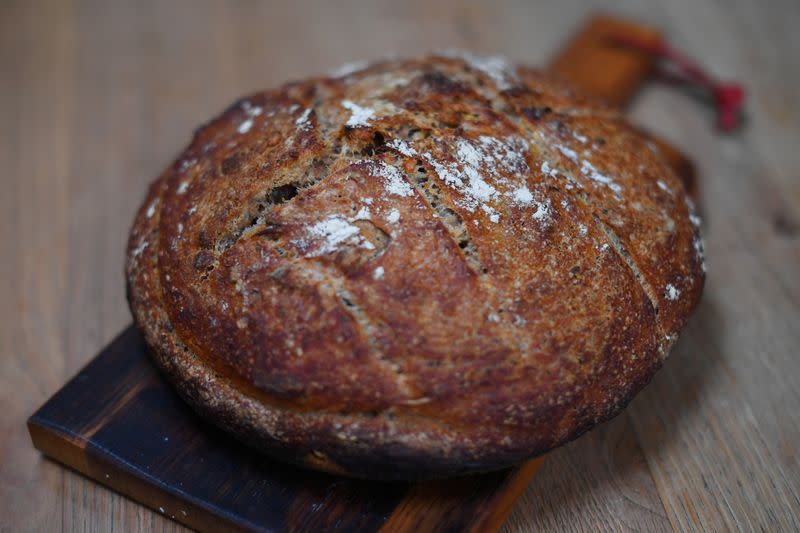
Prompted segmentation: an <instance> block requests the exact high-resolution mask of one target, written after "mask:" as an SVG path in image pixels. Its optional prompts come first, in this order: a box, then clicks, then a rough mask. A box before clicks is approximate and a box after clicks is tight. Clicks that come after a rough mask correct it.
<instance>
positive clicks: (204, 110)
mask: <svg viewBox="0 0 800 533" xmlns="http://www.w3.org/2000/svg"><path fill="white" fill-rule="evenodd" d="M533 4H534V2H526V1H523V0H518V1H514V2H495V3H490V2H462V1H457V0H452V1H445V2H437V1H434V0H424V1H419V2H398V1H388V0H387V1H379V2H362V3H356V2H351V1H342V0H337V1H336V2H330V1H329V2H323V1H320V2H316V3H311V2H288V1H287V2H281V3H257V2H245V1H242V2H236V3H233V2H232V3H222V2H213V1H208V2H199V1H191V2H190V1H186V2H177V1H164V2H159V1H156V0H148V1H142V2H122V1H109V2H100V1H97V2H67V1H55V2H52V3H51V4H46V3H43V2H23V1H20V2H9V1H4V2H2V3H0V139H2V140H1V141H0V169H2V170H1V171H0V172H2V178H1V179H2V191H0V253H1V254H2V259H1V260H0V357H1V359H0V402H1V403H0V409H2V416H0V530H2V531H15V532H16V531H23V530H44V531H57V530H68V531H74V530H80V531H83V530H87V531H102V532H105V531H139V530H146V531H149V530H157V531H162V530H165V531H173V530H180V529H182V528H181V527H180V526H178V525H177V524H175V523H173V522H171V521H169V520H166V519H164V518H163V517H162V516H160V515H158V514H156V513H153V512H151V511H150V510H148V509H146V508H144V507H142V506H140V505H138V504H136V503H133V502H131V501H129V500H127V499H125V498H122V497H120V496H118V495H115V494H113V493H111V492H109V491H108V490H106V489H104V488H103V487H101V486H100V485H98V484H96V483H94V482H92V481H88V480H86V479H84V478H82V477H80V476H78V475H76V474H74V473H72V472H70V471H67V470H65V469H64V468H62V467H60V466H58V465H56V464H54V463H52V462H49V461H47V460H44V459H42V458H41V457H40V456H39V454H38V453H37V452H36V451H34V449H33V448H32V446H31V444H30V441H29V438H28V434H27V431H26V429H25V419H26V417H27V416H28V415H30V414H31V413H32V412H33V410H34V409H35V408H36V407H37V406H39V405H40V404H41V403H42V402H43V401H44V400H45V399H46V398H48V397H49V396H50V395H51V394H52V393H53V392H55V391H56V390H57V389H58V388H59V386H60V385H61V384H63V383H64V382H65V380H66V379H67V378H69V377H70V376H72V375H73V374H74V373H75V372H76V371H77V370H78V369H79V368H80V367H81V366H82V365H83V364H85V363H86V362H87V361H88V360H89V358H91V357H92V355H94V354H95V353H96V352H97V350H98V349H99V348H101V347H102V346H103V345H104V344H105V343H106V342H108V341H109V340H110V339H111V338H112V337H113V336H114V335H115V334H116V333H117V332H118V331H119V330H120V329H121V328H123V327H124V326H125V325H126V324H128V323H129V322H130V315H129V312H128V308H127V305H126V302H125V294H124V283H123V276H122V264H123V250H124V246H125V240H126V236H127V232H128V228H129V225H130V223H131V220H132V217H133V213H134V210H135V209H136V207H137V206H138V204H139V202H140V201H141V199H142V197H143V194H144V191H145V188H146V186H147V184H148V182H149V181H150V180H151V179H153V178H154V177H155V176H156V175H157V174H158V173H159V172H160V170H161V169H162V168H164V167H165V166H166V165H167V164H168V163H169V162H170V161H171V158H172V157H173V156H175V155H176V154H177V152H178V150H179V149H180V148H181V147H182V146H183V145H184V144H185V143H186V142H187V141H188V139H189V135H190V132H191V131H192V129H193V128H194V127H195V126H197V125H198V124H199V122H200V121H203V120H205V119H206V118H207V117H210V116H211V115H212V114H213V113H216V112H218V111H220V110H221V109H223V108H224V107H226V106H227V105H228V104H229V103H230V102H232V101H233V100H234V98H236V97H237V96H239V95H241V94H244V93H246V92H248V91H252V90H256V89H259V88H263V87H268V86H273V85H276V84H278V83H279V82H281V81H283V80H287V79H290V78H299V77H304V76H307V75H310V74H313V73H319V72H324V71H327V70H329V69H330V68H332V67H335V66H337V65H339V64H341V63H344V62H347V61H351V60H354V59H370V58H377V57H380V56H385V55H388V54H397V53H402V54H415V53H422V52H424V51H427V50H432V49H434V50H435V49H441V48H447V47H456V48H468V49H472V50H475V51H478V52H488V53H500V54H503V55H506V56H509V57H511V58H513V59H516V60H519V61H526V62H529V63H543V62H545V61H546V60H547V58H549V57H550V56H551V55H552V53H553V52H554V51H555V50H556V49H557V48H558V46H559V44H560V43H561V42H562V41H563V39H565V38H566V37H567V35H568V34H569V32H570V31H572V30H573V29H574V28H575V27H576V26H577V25H578V24H579V23H580V21H581V20H582V18H583V17H584V16H585V15H586V14H587V13H588V12H589V11H590V10H591V9H593V8H597V7H603V6H598V5H595V4H597V3H592V6H591V7H587V6H586V5H584V4H583V3H579V2H575V1H564V0H562V1H560V2H553V3H552V6H547V7H545V6H535V5H533ZM607 4H608V6H606V8H607V9H610V6H611V5H612V4H613V10H614V12H615V13H618V14H621V15H624V16H628V17H633V18H635V19H639V20H642V21H645V22H649V23H652V24H655V25H657V26H659V27H661V28H663V29H664V31H665V32H666V33H667V35H669V36H670V38H671V40H672V41H673V42H674V43H675V44H676V45H677V46H678V47H679V48H681V49H682V50H684V51H686V52H687V53H689V54H690V55H692V56H695V57H698V58H700V59H701V60H702V62H703V63H704V64H705V65H707V66H709V67H711V69H712V70H713V71H714V72H715V73H716V74H718V75H719V76H721V77H725V78H735V79H737V80H741V81H743V82H744V83H745V84H746V86H747V89H748V92H749V101H748V115H747V125H746V128H745V129H744V130H743V131H741V132H739V133H737V134H736V135H729V136H723V135H720V134H718V133H717V132H715V130H714V128H713V126H712V123H713V118H712V113H711V111H710V110H709V109H708V108H707V107H705V106H704V104H703V103H702V102H700V101H698V100H697V99H695V98H693V97H692V96H691V95H688V94H686V93H683V92H680V91H678V90H676V89H675V88H674V87H665V86H658V85H652V86H651V87H650V88H648V89H647V90H645V91H644V92H643V93H642V94H641V95H640V97H638V98H637V100H636V102H635V104H634V106H633V109H632V110H631V114H632V118H633V120H634V121H635V122H637V123H640V124H643V125H646V126H648V127H650V128H651V129H653V130H655V131H656V132H658V133H659V134H661V135H662V136H663V137H665V138H666V139H668V140H670V141H672V142H673V143H675V144H676V145H678V146H680V147H681V148H682V149H684V150H685V151H686V152H687V153H688V154H689V155H690V156H691V157H692V158H693V159H694V160H695V161H696V162H697V165H698V168H699V172H700V180H701V186H702V195H703V200H702V211H703V212H704V215H705V221H706V222H705V226H704V235H705V238H706V248H707V252H708V265H709V276H708V281H707V285H706V291H705V295H704V298H703V302H702V304H701V305H700V307H699V309H698V310H697V312H696V313H695V315H694V317H693V318H692V320H691V321H690V324H689V326H688V327H687V329H686V331H685V333H684V335H683V337H682V338H681V340H680V341H679V343H678V345H677V347H676V348H675V350H674V351H673V353H672V355H671V356H670V358H669V359H668V360H667V362H666V364H665V367H664V369H663V370H662V371H661V372H660V373H659V374H658V375H657V376H656V378H655V380H654V381H653V383H652V384H651V385H650V386H648V387H647V388H646V389H645V390H644V392H643V393H641V394H640V395H639V396H638V397H637V398H636V399H635V400H634V402H633V403H632V404H631V406H630V407H629V408H628V409H627V410H626V411H625V412H624V413H623V414H622V415H620V416H619V417H617V418H616V419H615V420H613V421H612V422H610V423H608V424H605V425H604V426H602V427H600V428H598V429H596V430H595V431H593V432H591V433H590V434H588V435H586V436H584V437H583V438H581V439H579V440H578V441H576V442H574V443H572V444H570V445H568V446H566V447H565V448H562V449H560V450H557V451H555V452H553V453H551V454H550V456H549V457H548V459H547V461H546V462H545V466H544V468H543V470H542V471H541V472H540V473H539V474H538V475H537V476H536V477H535V479H534V481H533V483H532V484H531V485H530V487H529V489H528V490H527V492H526V493H525V495H524V496H523V497H522V499H521V500H520V501H519V503H518V505H517V506H516V508H515V509H514V511H513V513H512V515H511V517H510V519H509V521H508V522H507V525H506V528H507V531H509V532H510V531H528V530H569V531H573V530H586V531H594V530H597V529H598V528H600V527H603V528H604V529H605V528H607V529H614V530H628V529H637V530H645V531H652V530H668V529H679V530H694V529H708V530H730V529H745V530H753V529H755V530H771V531H775V530H797V529H798V528H800V499H799V498H800V463H799V462H798V455H797V446H798V444H800V357H798V355H800V354H798V344H800V312H799V311H798V307H800V175H799V174H800V128H799V127H798V123H800V90H799V89H798V86H800V61H798V60H797V57H796V54H797V51H798V50H800V31H798V28H800V3H798V2H797V1H796V0H787V1H785V2H769V3H756V2H751V1H748V0H737V1H730V2H694V1H691V0H676V1H674V2H644V1H642V0H627V1H624V2H607Z"/></svg>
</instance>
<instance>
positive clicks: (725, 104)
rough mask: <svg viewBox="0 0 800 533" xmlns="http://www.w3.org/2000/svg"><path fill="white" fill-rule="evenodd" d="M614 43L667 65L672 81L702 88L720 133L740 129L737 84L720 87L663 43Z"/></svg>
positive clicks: (625, 38)
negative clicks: (669, 64) (662, 61)
mask: <svg viewBox="0 0 800 533" xmlns="http://www.w3.org/2000/svg"><path fill="white" fill-rule="evenodd" d="M613 39H614V42H616V43H618V44H622V45H624V46H629V47H631V48H635V49H637V50H641V51H643V52H646V53H649V54H652V55H654V56H656V57H660V58H663V59H665V60H667V61H669V62H670V63H671V64H672V65H673V67H674V69H675V72H673V73H672V76H668V77H671V78H672V79H677V80H679V81H682V82H684V83H695V84H697V85H699V86H701V87H704V88H705V89H706V90H707V91H708V92H709V94H710V95H711V97H712V98H713V99H714V106H715V107H716V110H717V125H718V126H719V128H720V129H721V130H723V131H732V130H734V129H736V128H737V127H738V126H739V123H740V119H741V110H742V107H743V105H744V98H745V92H744V88H743V87H742V86H741V85H739V84H738V83H721V82H719V81H717V80H715V79H714V78H712V77H711V76H710V75H709V74H707V73H706V72H705V71H703V69H702V68H701V67H700V66H699V65H698V64H697V63H696V62H694V61H692V60H691V59H690V58H688V57H687V56H685V55H683V54H682V53H680V52H678V51H677V50H675V49H674V48H672V47H670V46H669V45H668V44H667V43H666V42H664V41H663V40H658V41H645V40H640V39H637V38H635V37H632V36H630V35H616V36H614V37H613Z"/></svg>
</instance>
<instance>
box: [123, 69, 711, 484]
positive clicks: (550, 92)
mask: <svg viewBox="0 0 800 533" xmlns="http://www.w3.org/2000/svg"><path fill="white" fill-rule="evenodd" d="M651 146H652V145H651V144H649V143H648V141H647V139H646V138H645V137H644V136H643V135H641V134H640V133H638V132H636V131H634V130H633V129H632V128H631V127H630V126H629V125H627V124H626V123H625V122H624V121H623V120H622V119H621V118H620V117H619V116H617V115H616V114H615V113H614V112H613V111H611V110H609V109H606V108H602V107H601V106H599V105H597V104H595V103H592V102H590V101H588V100H586V99H582V98H580V97H578V96H576V95H574V94H572V93H571V92H570V90H569V89H568V88H566V87H564V86H563V85H561V84H559V83H558V82H555V81H553V80H550V79H549V78H547V77H545V76H543V75H542V74H539V73H537V72H535V71H532V70H529V69H521V68H520V69H515V68H512V67H509V66H507V65H505V64H503V63H501V62H500V61H499V60H486V59H481V58H475V57H466V58H460V57H431V58H426V59H420V60H398V61H387V62H383V63H378V64H375V65H373V66H371V67H368V68H366V69H363V70H360V71H357V72H354V73H350V74H347V75H344V76H340V77H338V78H320V79H314V80H309V81H305V82H299V83H293V84H289V85H286V86H284V87H282V88H280V89H278V90H274V91H267V92H263V93H258V94H255V95H253V96H250V97H249V98H245V99H242V100H240V101H239V102H237V103H236V104H234V105H233V106H231V107H230V108H229V109H228V110H227V111H225V112H224V113H223V114H222V115H221V116H220V117H218V118H216V119H214V120H213V121H212V122H210V123H209V124H207V125H206V126H204V127H202V128H200V129H199V130H198V131H197V132H196V134H195V137H194V139H193V141H192V143H191V144H190V145H189V147H188V148H187V149H186V151H185V152H184V153H183V154H182V155H181V157H180V158H179V159H178V160H177V161H176V162H175V163H174V164H173V165H172V166H171V167H170V168H168V169H167V170H166V171H165V172H164V174H163V175H162V176H161V177H160V178H159V179H158V180H157V181H156V182H155V183H154V184H153V185H152V186H151V188H150V191H149V193H148V196H147V198H146V200H145V202H144V204H143V205H142V207H141V209H140V210H139V213H138V215H137V217H136V220H135V222H134V226H133V230H132V232H131V237H130V242H129V247H128V256H127V264H126V273H127V279H128V289H129V300H130V304H131V309H132V311H133V314H134V317H135V321H136V324H137V325H138V326H139V328H140V329H141V330H142V331H143V332H144V335H145V338H146V340H147V343H148V345H149V346H150V347H151V349H152V351H153V355H154V358H155V360H156V362H157V363H158V364H159V366H160V367H161V368H162V369H163V370H164V371H165V372H166V374H167V375H168V376H169V377H170V378H171V380H172V381H173V382H174V383H175V385H176V386H177V388H178V389H179V390H180V391H181V393H182V394H183V395H184V397H186V398H187V400H188V401H189V402H190V403H192V404H193V405H194V406H195V408H196V409H198V410H199V411H200V412H202V413H204V414H205V415H206V416H207V417H208V418H210V419H211V420H213V421H215V422H216V423H217V424H219V425H221V426H223V427H225V428H227V429H228V430H230V431H232V432H234V433H236V434H238V435H239V436H240V437H241V438H244V439H245V440H248V441H249V442H251V443H253V444H254V445H256V446H258V447H260V448H261V449H263V450H265V451H267V452H269V453H272V454H273V455H276V456H280V457H282V458H284V459H286V460H291V461H295V462H298V463H303V464H306V465H308V466H312V467H314V468H320V469H323V470H329V471H334V472H340V473H346V474H350V475H356V476H363V477H377V478H388V479H400V478H414V477H431V476H441V475H449V474H456V473H462V472H469V471H475V470H488V469H494V468H500V467H504V466H508V465H510V464H513V463H515V462H518V461H520V460H522V459H524V458H527V457H530V456H531V455H535V454H538V453H542V452H544V451H546V450H548V449H550V448H552V447H554V446H558V445H559V444H562V443H564V442H566V441H567V440H570V439H572V438H574V437H576V436H577V435H580V434H581V433H582V432H584V431H586V430H587V429H589V428H590V427H592V426H593V425H595V424H596V423H598V422H600V421H602V420H605V419H607V418H609V417H611V416H613V415H614V414H616V413H617V412H618V411H619V410H620V409H621V408H622V407H623V406H624V405H626V404H627V402H628V401H630V399H631V398H632V396H633V395H634V394H635V393H636V392H637V391H638V390H639V389H640V388H641V387H642V386H644V384H645V383H646V382H647V381H648V380H649V379H650V378H651V377H652V375H653V373H654V372H655V371H656V369H657V368H658V367H659V366H660V364H661V362H662V360H663V358H664V357H665V355H666V353H667V352H668V350H669V347H670V345H671V344H672V342H673V341H674V340H675V338H676V336H677V333H678V331H679V330H680V328H681V327H682V326H683V324H684V322H685V320H686V318H687V316H688V314H689V313H690V312H691V310H692V309H693V308H694V307H695V305H696V303H697V300H698V299H699V296H700V293H701V290H702V285H703V272H702V268H701V267H702V265H701V261H702V257H701V251H702V250H701V245H700V244H699V237H698V235H697V229H696V228H695V227H694V226H693V223H692V221H693V220H694V215H693V214H692V213H691V205H690V204H689V203H688V202H687V201H686V199H685V195H684V193H683V190H682V188H681V185H680V182H679V180H678V179H677V177H676V176H675V175H674V174H673V173H672V171H671V170H670V169H669V168H668V167H667V166H666V165H665V164H664V163H663V161H661V159H660V157H659V156H658V154H657V153H656V152H655V150H654V149H651Z"/></svg>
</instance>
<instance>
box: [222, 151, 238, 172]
mask: <svg viewBox="0 0 800 533" xmlns="http://www.w3.org/2000/svg"><path fill="white" fill-rule="evenodd" d="M242 159H243V154H242V153H241V152H236V153H235V154H233V155H232V156H230V157H226V158H225V159H223V160H222V165H220V172H221V173H222V174H223V175H228V174H233V173H235V172H237V171H238V170H239V168H240V167H241V166H242Z"/></svg>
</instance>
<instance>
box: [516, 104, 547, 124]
mask: <svg viewBox="0 0 800 533" xmlns="http://www.w3.org/2000/svg"><path fill="white" fill-rule="evenodd" d="M552 112H553V110H552V109H551V108H550V107H524V108H522V114H523V115H525V117H527V118H528V120H530V121H532V122H536V121H539V120H541V119H542V118H544V117H545V116H546V115H548V114H550V113H552Z"/></svg>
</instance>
